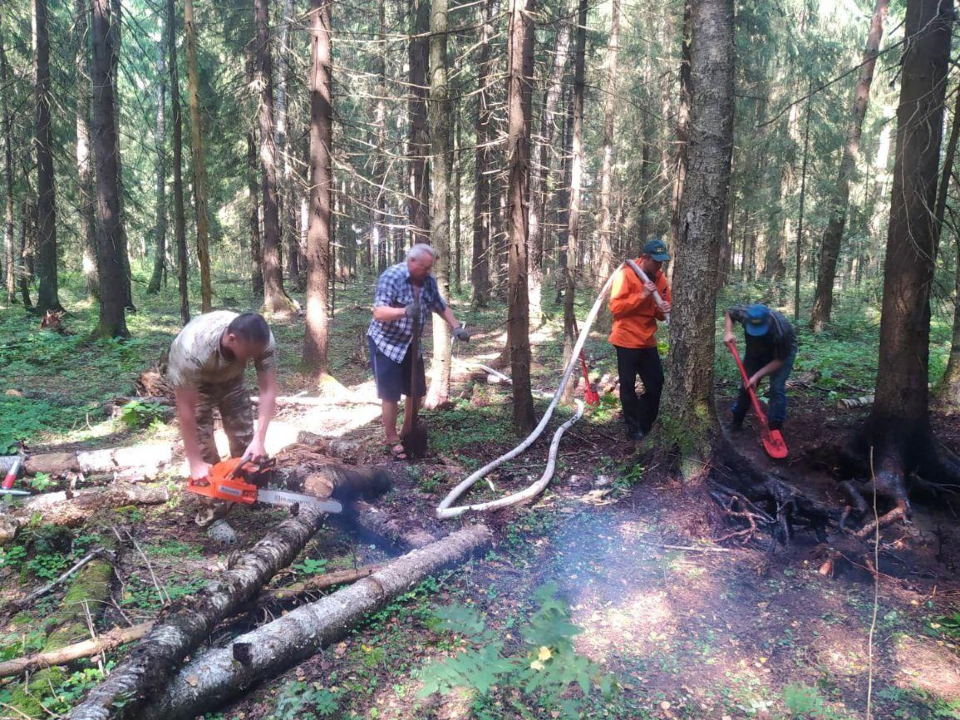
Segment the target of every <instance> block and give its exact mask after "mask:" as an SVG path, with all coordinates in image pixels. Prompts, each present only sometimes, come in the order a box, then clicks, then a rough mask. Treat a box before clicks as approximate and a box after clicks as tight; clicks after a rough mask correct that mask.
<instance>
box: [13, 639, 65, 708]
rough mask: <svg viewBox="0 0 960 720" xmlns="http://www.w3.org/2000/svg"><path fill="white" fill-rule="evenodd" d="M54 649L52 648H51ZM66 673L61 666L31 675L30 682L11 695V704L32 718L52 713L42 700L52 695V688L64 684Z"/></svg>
mask: <svg viewBox="0 0 960 720" xmlns="http://www.w3.org/2000/svg"><path fill="white" fill-rule="evenodd" d="M51 649H52V648H51ZM64 680H66V675H65V673H64V672H63V670H61V669H60V668H56V667H54V668H46V669H44V670H40V671H38V672H36V673H34V674H33V675H31V676H30V682H29V683H28V684H27V685H26V686H24V685H21V686H20V687H18V688H17V689H16V690H14V691H13V693H12V694H11V696H10V705H11V706H13V707H15V708H16V709H17V710H19V711H20V712H21V713H23V714H24V715H26V716H27V717H31V718H42V717H48V716H49V715H50V712H49V710H46V709H45V708H44V707H43V705H42V700H43V699H44V698H47V697H49V696H50V689H51V688H57V687H59V686H60V685H63V682H64Z"/></svg>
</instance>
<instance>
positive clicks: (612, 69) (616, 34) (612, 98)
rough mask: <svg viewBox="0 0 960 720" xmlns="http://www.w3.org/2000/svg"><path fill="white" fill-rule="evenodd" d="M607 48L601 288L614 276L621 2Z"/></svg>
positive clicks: (615, 2)
mask: <svg viewBox="0 0 960 720" xmlns="http://www.w3.org/2000/svg"><path fill="white" fill-rule="evenodd" d="M610 13H611V17H610V44H609V46H608V47H607V88H606V94H605V96H604V101H603V151H602V152H603V165H602V167H601V170H600V212H599V213H598V217H597V227H598V228H599V231H600V253H599V261H600V265H599V268H600V272H599V276H598V277H597V278H596V282H597V284H598V286H600V285H603V283H604V282H605V281H606V279H607V278H608V277H610V274H611V273H612V272H613V245H612V243H611V235H612V234H613V222H612V216H611V213H612V210H611V208H610V205H611V195H612V193H613V118H614V115H615V114H616V112H617V53H618V52H619V50H620V0H613V1H612V3H611V9H610Z"/></svg>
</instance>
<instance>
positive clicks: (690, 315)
mask: <svg viewBox="0 0 960 720" xmlns="http://www.w3.org/2000/svg"><path fill="white" fill-rule="evenodd" d="M691 26H692V35H691V43H690V70H691V81H692V84H693V96H692V99H691V100H692V102H691V117H690V137H689V140H690V143H689V153H688V157H687V162H688V166H687V167H688V172H687V175H686V180H685V183H684V189H683V198H682V199H681V203H680V225H679V228H678V230H679V233H680V235H679V242H678V243H677V245H676V246H675V248H674V263H675V267H674V271H673V286H674V293H673V313H672V319H671V322H670V355H669V367H670V370H669V372H668V373H667V385H666V393H665V398H664V400H665V402H664V405H665V408H664V409H665V412H664V419H663V421H662V422H661V427H662V428H663V431H664V434H665V438H666V440H667V445H668V446H674V447H679V448H680V450H681V453H682V455H683V467H682V468H681V470H682V472H683V474H684V476H685V477H690V476H693V475H694V474H696V473H699V472H701V471H702V467H703V466H702V465H699V464H696V463H697V461H702V460H703V459H705V458H706V457H708V456H709V451H710V447H709V443H710V440H711V438H712V436H713V434H714V431H715V429H716V422H717V420H716V410H715V408H714V402H713V394H714V383H713V366H714V338H715V334H716V333H715V328H716V322H715V309H716V297H717V282H716V275H717V267H718V263H719V257H720V243H721V239H722V237H723V233H724V221H725V218H726V212H725V206H726V202H727V197H728V192H727V190H728V185H729V182H730V160H731V154H732V149H733V110H734V108H733V63H734V43H733V35H734V32H733V0H695V2H694V3H693V6H692V15H691Z"/></svg>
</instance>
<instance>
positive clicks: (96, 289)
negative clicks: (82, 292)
mask: <svg viewBox="0 0 960 720" xmlns="http://www.w3.org/2000/svg"><path fill="white" fill-rule="evenodd" d="M75 16H76V17H75V19H74V33H73V37H74V46H75V51H76V56H75V57H76V59H75V62H74V68H75V71H76V73H77V83H76V92H77V111H76V114H77V185H78V187H77V190H78V193H77V201H78V202H79V204H80V218H81V223H82V224H81V229H80V234H81V240H80V242H81V246H82V254H83V277H84V281H85V283H86V286H87V297H88V298H90V299H91V300H99V298H100V280H99V277H98V276H97V225H96V204H95V200H94V194H95V191H94V177H93V163H92V162H91V147H90V51H89V45H88V42H87V40H88V38H87V31H88V29H89V26H90V0H76V3H75ZM0 52H2V51H0ZM2 83H3V80H2V79H0V84H2ZM11 211H12V208H11Z"/></svg>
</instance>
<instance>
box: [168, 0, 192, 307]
mask: <svg viewBox="0 0 960 720" xmlns="http://www.w3.org/2000/svg"><path fill="white" fill-rule="evenodd" d="M167 52H168V53H170V57H169V62H168V63H167V64H168V65H169V66H170V117H171V120H172V121H173V228H174V239H175V241H176V244H177V288H178V290H179V294H180V324H181V325H186V324H187V323H188V322H190V296H189V288H188V287H187V262H188V259H187V231H186V218H185V216H184V211H183V116H182V114H181V113H180V76H179V73H178V71H177V10H176V6H175V0H167Z"/></svg>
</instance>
